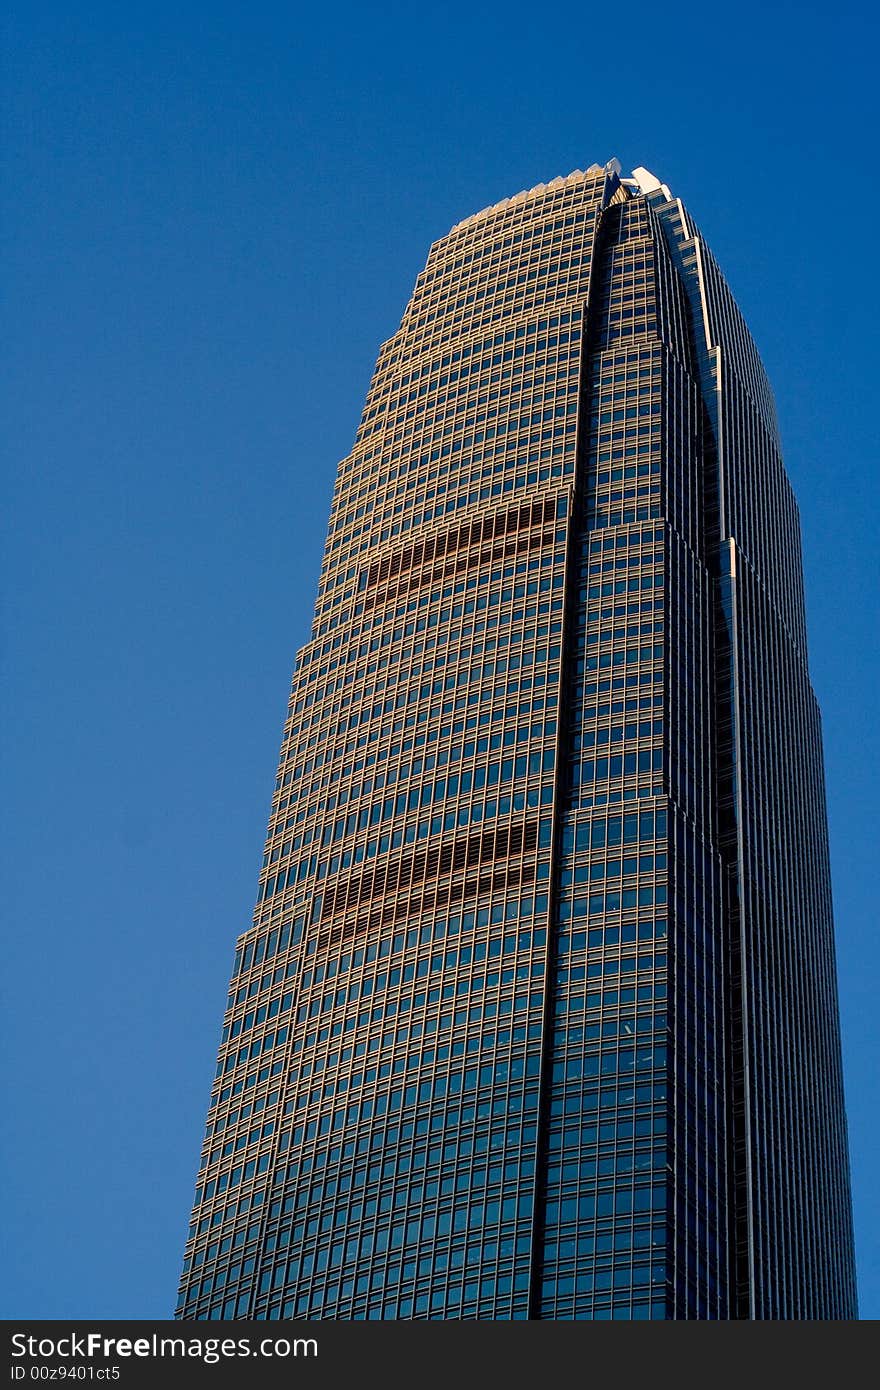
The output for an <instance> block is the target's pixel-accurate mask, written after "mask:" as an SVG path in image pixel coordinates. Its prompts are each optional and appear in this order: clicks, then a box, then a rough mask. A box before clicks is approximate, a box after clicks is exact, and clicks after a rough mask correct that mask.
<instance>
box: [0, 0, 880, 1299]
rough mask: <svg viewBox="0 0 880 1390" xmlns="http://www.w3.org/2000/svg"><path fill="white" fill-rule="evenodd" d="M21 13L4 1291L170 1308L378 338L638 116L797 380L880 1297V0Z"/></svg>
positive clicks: (857, 1148) (866, 1188)
mask: <svg viewBox="0 0 880 1390" xmlns="http://www.w3.org/2000/svg"><path fill="white" fill-rule="evenodd" d="M3 26H4V32H3V35H2V49H3V57H2V69H3V70H2V74H0V86H2V91H3V95H2V105H3V126H4V132H5V133H4V137H3V141H2V147H3V152H2V161H3V166H4V167H3V169H2V178H0V183H2V187H3V189H4V192H3V195H2V196H3V200H4V206H3V215H2V239H3V268H4V274H3V280H4V282H5V300H6V323H7V331H6V347H7V351H6V354H5V358H6V362H5V368H4V372H3V377H2V392H3V416H4V420H5V422H6V439H7V449H6V451H5V458H4V466H3V471H4V492H5V505H4V508H3V522H2V527H3V533H4V534H3V564H4V566H5V574H4V576H3V594H4V600H3V605H4V606H3V675H2V711H0V713H2V754H3V776H4V780H5V786H6V791H5V795H4V797H3V831H2V839H3V900H4V904H5V908H6V910H5V914H4V915H5V918H6V922H7V932H6V940H7V945H6V960H5V969H4V972H3V973H4V977H5V984H4V987H3V995H4V1000H3V1016H4V1019H3V1024H2V1028H3V1035H2V1038H0V1056H2V1065H3V1069H4V1076H3V1090H4V1105H3V1114H4V1120H5V1121H6V1125H7V1130H6V1134H5V1135H4V1143H3V1153H4V1157H3V1172H2V1174H0V1177H2V1181H3V1190H4V1194H5V1197H4V1217H5V1219H6V1220H5V1224H6V1226H7V1230H6V1248H7V1253H6V1258H5V1260H4V1262H3V1269H2V1273H0V1316H3V1317H6V1318H13V1317H16V1318H23V1317H27V1318H95V1317H101V1318H141V1317H142V1318H163V1317H168V1316H170V1314H171V1311H172V1309H173V1304H174V1295H175V1289H176V1284H177V1277H178V1273H179V1265H180V1259H181V1252H182V1247H183V1241H184V1237H185V1233H186V1228H187V1223H188V1216H189V1207H190V1202H191V1199H192V1192H193V1186H194V1177H195V1171H196V1167H197V1163H198V1150H199V1145H200V1141H201V1134H202V1125H203V1119H204V1113H205V1108H206V1104H207V1099H208V1094H209V1089H210V1083H211V1078H212V1074H213V1067H214V1055H215V1051H216V1046H217V1042H218V1038H219V1031H220V1020H221V1012H222V1008H223V1003H224V999H225V992H226V984H227V979H228V973H229V968H230V965H231V961H232V953H233V941H234V939H235V937H236V935H237V934H238V933H239V932H240V931H242V930H243V929H244V928H245V927H246V926H247V925H248V923H249V920H250V915H251V910H252V906H253V900H254V894H255V888H256V882H257V873H258V868H259V863H260V858H261V854H262V842H263V835H264V831H265V825H266V820H267V815H268V810H269V802H270V796H271V791H272V786H273V782H274V775H275V760H276V755H277V748H278V743H279V739H280V733H281V726H282V721H283V717H284V711H285V707H286V698H287V689H288V683H289V679H290V674H291V669H292V665H293V657H294V652H295V649H296V648H297V646H298V645H299V644H301V643H302V642H303V641H304V640H305V639H306V636H307V634H308V629H309V625H310V620H311V613H312V608H313V603H314V597H315V585H316V579H317V572H318V567H319V560H320V553H321V548H322V544H323V537H324V531H325V527H326V521H327V515H328V512H329V504H330V494H331V490H332V486H333V480H334V477H335V470H336V465H337V462H338V460H339V459H340V458H341V457H343V456H344V455H345V454H346V453H347V452H348V450H349V448H350V446H351V443H352V440H353V436H354V430H355V427H356V424H357V420H358V417H359V414H360V408H361V405H362V402H363V397H364V394H365V392H366V388H367V384H368V381H369V376H370V372H371V370H372V366H373V363H374V361H375V356H376V351H377V348H378V346H379V343H380V342H381V341H382V340H383V339H384V338H386V337H387V336H389V334H390V333H392V332H393V331H394V329H395V328H396V326H397V323H398V321H399V318H400V315H401V312H402V310H403V307H404V304H405V302H406V299H407V296H408V294H409V291H410V288H411V286H412V283H413V281H414V279H415V276H416V274H417V273H418V271H419V269H420V268H421V266H422V264H423V263H424V260H425V257H426V254H427V250H428V246H429V244H430V243H431V241H432V240H434V239H435V238H436V237H438V236H442V235H443V234H444V233H445V232H446V231H447V230H448V229H449V227H450V226H451V225H452V224H453V223H454V222H456V221H458V220H459V219H461V218H462V217H465V216H467V215H468V214H469V213H471V212H474V211H476V210H478V209H479V208H481V207H483V206H485V205H486V204H488V203H492V202H496V201H497V200H498V199H500V198H502V197H505V196H507V195H509V194H512V193H515V192H517V191H518V190H519V189H522V188H527V187H530V186H531V185H533V184H535V183H537V182H540V181H545V180H549V179H551V178H553V177H554V176H555V175H557V174H565V173H567V172H569V171H570V170H571V169H574V168H578V167H580V168H585V167H586V166H587V165H589V164H590V163H593V162H596V161H598V162H604V161H605V160H607V159H609V158H610V157H611V156H614V155H616V156H617V157H618V158H619V159H620V160H621V162H622V164H623V167H624V170H625V171H627V170H629V169H630V168H632V167H633V166H634V165H638V164H643V165H645V166H647V167H648V168H650V169H653V170H654V171H655V172H657V173H658V174H659V175H660V176H661V177H662V179H663V180H664V181H666V182H667V183H668V184H669V185H670V186H671V187H672V189H673V191H674V192H675V193H677V194H679V195H680V196H681V197H682V198H683V199H684V200H685V202H686V204H687V205H688V207H689V209H690V211H691V212H692V214H693V216H694V218H695V219H696V221H697V222H698V224H699V225H700V226H701V228H702V230H703V231H704V232H705V234H706V236H707V239H708V241H709V243H710V245H711V246H712V248H713V250H714V252H715V254H716V256H717V258H718V260H719V262H720V264H721V266H722V268H723V269H724V271H725V273H726V275H727V278H728V279H729V281H730V283H731V285H732V287H733V289H734V293H735V294H736V296H737V298H738V300H739V303H740V305H741V306H742V308H743V311H744V313H745V316H746V318H747V320H748V322H749V324H750V326H751V328H752V331H753V333H754V336H755V338H756V341H757V343H758V346H759V349H760V351H761V353H762V356H763V358H764V361H765V364H766V366H767V369H768V372H769V375H770V378H771V381H772V382H773V384H774V387H775V390H776V395H777V403H778V407H779V414H780V420H781V427H782V433H783V440H784V445H785V452H786V460H787V465H788V469H789V472H790V475H791V477H792V481H793V483H794V487H795V491H796V493H797V496H798V499H799V502H800V506H801V514H802V522H803V531H804V550H805V571H806V587H807V613H808V622H809V631H810V644H811V647H810V655H811V668H812V674H813V680H814V684H815V686H816V690H817V694H818V696H819V700H820V703H821V706H822V709H823V714H824V728H825V749H826V763H827V781H828V800H829V815H830V828H831V848H832V866H833V878H834V892H835V909H836V917H837V925H838V955H839V969H840V986H841V1011H842V1019H843V1039H844V1062H845V1074H846V1086H847V1096H848V1108H849V1122H850V1142H851V1149H852V1160H853V1180H854V1191H855V1221H856V1238H857V1246H858V1260H859V1275H860V1289H861V1311H862V1316H863V1317H872V1318H876V1317H878V1316H880V1258H878V1231H880V1211H878V1196H877V1189H878V1184H877V1182H876V1180H875V1171H876V1159H875V1155H876V1152H877V1148H878V1137H880V1136H878V1129H880V1122H878V1119H877V1113H876V1101H875V1095H876V1066H877V1061H876V1059H877V1041H878V1026H877V1017H878V1009H877V1006H876V995H877V984H878V975H880V970H878V966H880V945H878V941H880V935H878V932H877V930H876V903H877V899H878V882H877V868H876V866H877V858H878V856H877V850H876V843H875V836H876V831H875V823H874V822H875V817H874V816H872V814H871V809H872V808H873V805H874V804H875V803H876V796H877V792H876V788H877V782H878V770H880V769H878V761H880V759H878V739H877V709H878V702H877V694H876V691H877V684H878V677H880V648H878V633H880V621H878V607H880V604H878V586H877V578H876V576H877V574H878V561H877V543H876V517H877V514H878V503H880V496H878V483H877V457H878V450H877V413H876V394H877V380H878V367H880V363H878V347H877V342H878V323H880V304H878V278H877V275H876V272H875V269H874V266H873V260H874V257H875V255H876V237H877V226H878V224H880V216H878V214H880V208H878V195H877V184H876V168H875V160H876V149H875V144H876V124H877V123H876V105H875V102H876V72H875V67H874V64H875V55H876V52H877V47H878V39H880V33H878V20H877V17H876V11H875V9H874V7H873V5H869V4H868V3H863V4H862V3H847V0H843V3H839V4H836V5H834V6H830V5H828V6H814V5H811V4H809V3H806V4H797V5H794V4H792V5H788V4H774V3H772V0H769V3H768V2H767V0H765V3H763V4H756V3H754V0H743V3H740V4H739V5H738V6H737V8H736V12H735V14H734V12H733V9H732V7H731V8H730V9H727V8H723V7H712V6H706V5H704V4H701V5H694V4H688V3H682V4H679V5H676V6H674V7H672V8H670V7H669V6H658V5H656V4H653V3H652V4H643V3H641V0H633V2H632V3H630V4H628V5H627V6H625V7H622V8H621V7H614V6H607V5H602V6H596V7H595V8H594V7H591V6H589V5H585V4H583V3H579V4H558V3H553V0H547V3H544V4H541V5H529V6H525V5H518V4H516V3H509V4H503V5H502V4H489V5H486V4H479V3H474V4H469V5H464V4H457V3H450V4H447V5H442V6H441V5H437V4H432V3H423V4H421V5H420V6H418V7H414V6H411V5H397V4H393V3H392V4H382V5H379V6H374V7H370V6H364V5H363V4H358V5H349V4H345V3H343V4H337V5H335V6H332V7H330V6H327V7H317V6H316V7H312V6H305V5H297V4H293V3H290V4H286V5H281V4H277V5H273V4H263V3H259V0H256V3H254V4H251V5H249V6H240V5H229V4H223V3H216V4H214V5H212V6H211V7H210V10H209V8H208V7H207V6H205V7H203V6H199V5H187V4H182V5H181V4H177V5H173V6H172V5H167V4H163V3H154V4H150V5H148V6H147V5H141V4H140V3H138V0H132V3H129V4H126V5H124V6H119V5H114V6H110V5H102V4H94V5H92V4H89V3H88V0H84V3H83V4H81V5H80V4H78V5H53V4H45V5H41V6H33V5H27V6H25V5H23V4H20V3H18V0H13V2H12V4H11V6H10V7H8V8H7V12H6V17H5V19H4V21H3Z"/></svg>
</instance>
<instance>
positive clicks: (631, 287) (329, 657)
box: [177, 163, 856, 1319]
mask: <svg viewBox="0 0 880 1390" xmlns="http://www.w3.org/2000/svg"><path fill="white" fill-rule="evenodd" d="M855 1308H856V1295H855V1280H854V1271H853V1250H852V1229H851V1213H850V1192H849V1169H848V1154H847V1137H846V1122H845V1113H844V1103H843V1089H842V1078H841V1061H840V1037H839V1023H838V1012H837V988H836V974H835V959H834V940H833V923H832V909H831V892H830V874H829V865H828V845H827V828H826V812H825V793H824V782H823V764H822V748H821V728H820V719H819V713H818V709H817V706H816V701H815V697H814V695H813V692H812V689H811V686H810V681H809V674H808V668H807V655H806V639H805V627H804V608H803V584H802V573H801V556H800V536H799V523H798V516H797V509H796V504H795V501H794V498H793V495H792V491H791V487H790V485H789V482H788V479H787V477H786V474H785V470H784V468H783V464H782V460H781V455H780V448H779V440H778V435H777V428H776V420H775V411H774V406H773V401H772V396H771V392H770V389H769V387H768V384H767V381H766V377H765V375H764V372H763V369H762V367H761V363H760V361H759V358H758V355H757V352H756V350H755V347H754V345H753V343H752V340H751V338H750V336H749V333H748V330H747V329H746V327H745V325H744V323H743V320H742V318H741V316H740V313H739V311H738V310H737V307H736V304H735V303H734V300H733V298H732V296H731V294H730V291H729V289H728V287H727V285H726V283H725V281H724V279H723V277H722V276H721V274H720V272H719V270H718V268H717V266H716V264H715V262H714V260H713V259H712V256H711V254H710V253H709V251H708V250H707V248H706V245H705V243H704V242H703V241H702V239H701V238H700V236H699V234H698V233H697V231H696V229H695V228H694V226H693V224H692V223H691V221H690V219H689V217H688V215H687V213H686V211H685V210H684V208H683V207H682V205H681V203H680V202H679V201H678V200H676V199H675V198H674V197H672V195H671V194H670V192H669V190H668V189H667V188H666V186H665V185H663V184H661V183H659V182H658V180H657V179H655V178H654V177H653V176H652V175H650V174H648V173H647V171H645V170H637V171H636V173H635V175H634V176H633V178H631V179H626V178H621V176H620V173H619V169H618V167H617V166H616V164H614V163H612V164H611V165H608V166H606V167H605V168H600V167H598V166H594V167H592V168H591V169H589V170H587V171H586V173H582V172H580V171H578V172H576V173H574V174H571V175H570V176H569V177H568V178H565V179H556V180H554V181H553V182H552V183H550V184H547V185H541V186H539V187H538V188H535V189H532V190H531V191H529V192H528V193H523V194H519V195H518V196H517V197H514V198H511V199H508V200H506V201H504V202H502V203H499V204H497V205H496V206H495V207H492V208H489V209H487V210H486V211H484V212H481V213H479V214H477V215H476V216H474V217H471V218H469V219H467V220H466V221H464V222H462V223H459V224H458V225H457V226H456V227H454V228H453V229H452V231H451V232H450V233H449V235H448V236H446V237H444V238H443V239H442V240H440V241H438V242H437V243H436V244H435V245H434V246H433V248H432V249H431V253H430V256H429V258H428V263H427V266H426V268H425V270H424V271H423V272H422V274H421V275H420V276H419V277H418V280H417V282H416V286H415V289H414V292H413V295H412V298H411V299H410V302H409V304H408V306H407V309H406V311H405V314H404V317H403V321H402V323H401V326H400V328H399V330H398V331H397V333H396V334H395V335H394V337H392V338H390V339H389V340H388V342H387V343H385V345H384V346H383V348H382V350H381V352H380V355H379V361H378V364H377V366H376V370H375V373H374V376H373V380H372V383H371V386H370V391H369V395H368V398H367V402H366V406H365V409H364V413H363V418H362V421H361V425H360V428H359V430H358V434H357V438H356V441H355V445H354V448H353V450H352V452H351V453H350V455H349V456H348V457H347V458H346V459H344V460H343V462H342V463H341V464H340V467H339V472H338V477H337V482H336V487H335V490H334V494H333V503H332V510H331V516H330V524H329V530H328V536H327V543H326V548H325V552H324V560H323V565H322V569H321V576H320V586H319V589H318V599H317V604H316V609H315V618H314V625H313V628H312V636H311V639H310V641H309V642H308V643H307V644H306V645H305V647H303V649H302V650H301V651H300V652H299V654H298V657H297V661H296V669H295V672H294V677H293V683H292V689H291V696H290V705H289V712H288V718H287V722H286V724H285V727H284V734H283V741H282V747H281V756H280V763H279V770H278V778H277V783H276V789H275V794H274V798H273V802H272V811H271V817H270V822H269V831H268V839H267V847H266V856H265V860H264V866H263V872H262V874H261V878H260V888H259V896H258V902H257V906H256V910H255V915H254V921H253V925H252V927H251V928H250V929H249V930H248V931H247V932H245V933H244V934H243V935H242V937H241V938H240V939H239V942H238V949H237V951H236V955H235V963H234V969H233V976H232V982H231V986H230V993H229V998H228V1000H227V1012H226V1015H225V1017H224V1021H223V1033H222V1041H221V1046H220V1053H219V1060H218V1065H217V1074H216V1080H215V1084H214V1088H213V1090H212V1094H211V1101H210V1109H209V1112H208V1123H207V1132H206V1138H205V1143H204V1148H203V1154H202V1166H201V1170H200V1173H199V1177H198V1187H197V1191H196V1199H195V1206H194V1210H193V1215H192V1224H191V1227H190V1232H189V1239H188V1242H187V1246H186V1253H185V1261H184V1272H183V1277H182V1281H181V1288H180V1296H179V1301H178V1307H177V1316H179V1317H184V1318H207V1317H215V1318H219V1317H251V1318H254V1317H256V1318H337V1319H340V1318H342V1319H350V1318H383V1319H387V1318H481V1319H482V1318H492V1319H508V1318H514V1319H522V1318H541V1319H571V1318H594V1319H595V1318H848V1317H853V1316H855Z"/></svg>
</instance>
